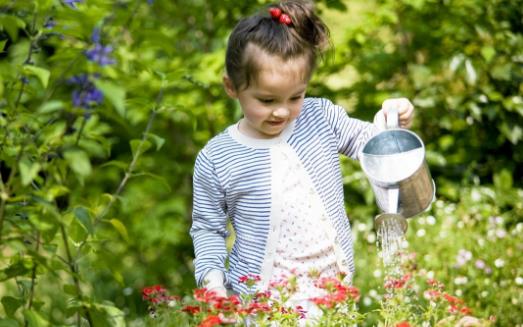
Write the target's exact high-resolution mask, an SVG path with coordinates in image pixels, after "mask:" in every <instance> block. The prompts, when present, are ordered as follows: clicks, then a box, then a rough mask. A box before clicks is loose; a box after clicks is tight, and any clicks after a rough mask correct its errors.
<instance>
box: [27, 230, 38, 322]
mask: <svg viewBox="0 0 523 327" xmlns="http://www.w3.org/2000/svg"><path fill="white" fill-rule="evenodd" d="M39 250H40V232H38V231H36V249H35V253H36V254H38V251H39ZM37 268H38V264H36V263H33V269H32V271H31V289H30V291H29V302H28V303H27V309H31V308H32V307H33V298H34V293H35V285H36V269H37ZM24 325H25V327H27V326H29V321H28V320H27V319H26V320H25V324H24Z"/></svg>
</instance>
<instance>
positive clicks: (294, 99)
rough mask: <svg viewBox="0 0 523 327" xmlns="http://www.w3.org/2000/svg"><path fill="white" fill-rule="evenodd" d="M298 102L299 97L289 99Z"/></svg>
mask: <svg viewBox="0 0 523 327" xmlns="http://www.w3.org/2000/svg"><path fill="white" fill-rule="evenodd" d="M299 100H301V95H300V96H297V97H292V98H291V101H299Z"/></svg>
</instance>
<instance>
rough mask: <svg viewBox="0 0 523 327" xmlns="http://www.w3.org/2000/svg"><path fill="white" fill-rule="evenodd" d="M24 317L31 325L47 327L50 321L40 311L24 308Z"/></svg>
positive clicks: (31, 326) (33, 326) (30, 326)
mask: <svg viewBox="0 0 523 327" xmlns="http://www.w3.org/2000/svg"><path fill="white" fill-rule="evenodd" d="M24 317H25V319H26V321H27V322H28V324H29V327H47V326H49V322H48V321H47V320H45V319H44V317H42V316H41V315H40V314H39V313H38V312H36V311H34V310H31V309H26V310H24Z"/></svg>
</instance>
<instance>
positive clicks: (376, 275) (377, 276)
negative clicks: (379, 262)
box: [372, 269, 381, 278]
mask: <svg viewBox="0 0 523 327" xmlns="http://www.w3.org/2000/svg"><path fill="white" fill-rule="evenodd" d="M372 275H373V276H374V277H376V278H380V277H381V270H380V269H376V270H374V273H373V274H372Z"/></svg>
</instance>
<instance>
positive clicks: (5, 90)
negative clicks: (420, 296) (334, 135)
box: [0, 0, 523, 326]
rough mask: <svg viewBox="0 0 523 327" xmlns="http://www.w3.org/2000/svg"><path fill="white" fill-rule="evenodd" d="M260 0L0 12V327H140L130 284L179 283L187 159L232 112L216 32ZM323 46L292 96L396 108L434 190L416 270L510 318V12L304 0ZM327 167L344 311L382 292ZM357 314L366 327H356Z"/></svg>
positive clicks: (521, 26) (357, 189) (519, 84)
mask: <svg viewBox="0 0 523 327" xmlns="http://www.w3.org/2000/svg"><path fill="white" fill-rule="evenodd" d="M265 4H268V2H267V1H232V0H224V1H213V0H209V1H204V0H195V1H177V0H172V1H167V0H164V1H161V0H154V1H152V0H149V1H146V0H114V1H110V0H84V1H81V0H62V1H59V0H33V1H29V0H27V1H14V0H0V173H1V178H0V180H1V182H0V201H1V202H0V298H1V304H2V305H0V326H48V325H50V326H69V325H87V324H90V325H92V326H123V325H131V326H138V325H142V324H144V319H145V317H146V316H147V306H146V304H145V303H143V302H142V299H141V293H140V292H141V289H142V288H143V287H144V286H148V285H152V284H163V285H165V286H166V288H168V289H169V290H170V291H171V292H172V293H174V294H181V295H183V294H188V293H190V292H191V290H192V289H193V288H194V287H195V284H194V279H193V274H192V269H193V267H192V258H193V249H192V242H191V239H190V237H189V234H188V229H189V226H190V214H191V178H192V168H193V163H194V158H195V155H196V154H197V152H198V151H199V149H201V148H202V147H203V145H204V144H205V143H206V141H207V140H209V139H210V138H211V137H212V136H213V135H215V134H217V133H218V132H220V131H222V130H223V129H224V128H225V127H227V126H228V125H229V124H231V123H233V122H234V121H236V120H237V119H238V118H239V117H241V111H240V109H239V107H238V105H237V104H236V103H235V102H233V101H232V100H230V99H228V98H227V97H226V95H225V93H224V92H223V89H222V85H221V78H222V75H223V70H224V68H223V61H224V51H225V50H224V49H225V45H226V40H227V36H228V33H229V32H230V30H231V29H232V27H233V26H234V25H235V24H236V22H237V21H238V20H239V19H240V18H241V17H243V16H245V15H248V14H251V13H254V12H255V11H256V10H257V9H259V8H260V7H261V6H262V5H265ZM317 8H318V12H319V14H320V16H321V17H322V18H324V19H325V21H326V23H327V25H328V26H329V27H330V29H331V34H332V39H333V44H334V47H333V50H332V51H331V52H330V53H329V54H328V55H327V56H326V58H325V60H324V61H323V62H322V64H321V65H320V66H319V68H318V70H317V71H316V73H315V75H314V76H313V79H312V82H311V85H310V88H309V91H308V94H309V95H310V96H321V97H327V98H330V99H332V100H333V101H335V102H337V103H339V104H341V105H343V106H344V107H345V108H346V109H347V111H348V113H349V114H350V115H352V116H354V117H358V118H361V119H365V120H370V119H372V117H373V115H374V113H375V112H376V110H378V109H379V108H380V105H381V103H382V101H383V100H384V99H386V98H390V97H399V96H401V97H407V98H409V99H411V101H412V102H413V103H414V105H415V106H416V118H415V122H414V126H413V127H412V130H413V131H415V132H416V133H417V134H418V135H419V136H420V137H421V138H422V139H423V140H424V142H425V144H426V150H427V162H428V164H429V166H430V170H431V173H432V175H433V177H434V179H435V181H436V185H437V199H438V200H437V202H436V203H435V204H434V205H433V207H432V209H431V210H430V211H429V212H427V213H426V214H424V215H421V216H420V217H419V218H414V219H412V220H411V221H410V223H409V225H410V226H409V229H408V234H407V239H408V241H409V249H410V250H412V251H415V252H416V253H417V258H418V259H417V260H418V265H419V269H425V270H426V271H427V274H429V275H431V276H434V277H435V278H438V279H439V280H441V281H443V282H444V283H445V284H446V286H447V289H448V290H449V292H453V293H455V294H457V295H458V296H462V297H463V298H464V299H465V301H466V302H467V304H468V305H469V306H470V307H471V308H472V309H473V310H474V313H476V314H477V315H478V316H481V317H488V316H490V315H494V316H496V317H497V324H498V325H500V326H516V325H519V326H521V325H522V324H523V318H522V315H521V307H522V305H523V295H522V294H523V268H522V265H521V262H522V257H523V256H522V255H521V253H522V251H523V236H522V235H523V189H522V187H523V178H522V176H523V118H522V117H523V35H522V33H523V20H522V17H523V6H521V3H520V2H519V1H516V0H491V1H487V0H483V1H481V0H453V1H436V0H383V1H375V0H371V1H363V0H353V1H347V0H345V1H342V0H325V1H317ZM342 160H343V172H344V183H345V191H346V194H345V195H346V201H347V211H348V214H349V216H350V218H351V223H352V225H353V233H354V238H355V240H356V258H357V275H356V279H355V285H356V286H357V287H359V288H361V290H362V299H361V301H360V302H361V303H360V308H361V310H362V311H363V312H371V311H372V310H374V309H376V308H377V306H378V305H379V301H380V294H381V293H383V290H382V289H381V288H380V285H381V284H382V282H383V272H382V270H381V266H380V262H379V258H378V257H377V246H376V234H375V231H374V230H373V224H372V219H373V217H374V215H375V214H377V213H378V209H377V206H376V205H375V203H374V198H373V194H372V191H371V190H370V187H369V185H368V182H367V180H366V178H365V176H364V175H363V173H362V172H361V170H360V168H359V165H358V163H357V162H353V161H349V160H347V159H342ZM373 319H374V318H373V316H372V314H370V315H369V318H368V325H369V326H370V325H373V324H375V323H376V321H374V320H373Z"/></svg>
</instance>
